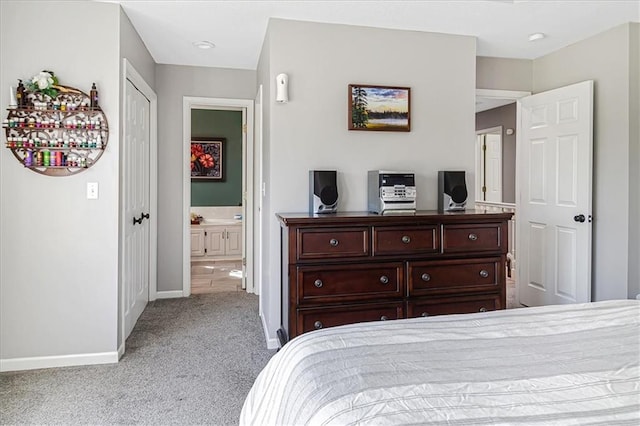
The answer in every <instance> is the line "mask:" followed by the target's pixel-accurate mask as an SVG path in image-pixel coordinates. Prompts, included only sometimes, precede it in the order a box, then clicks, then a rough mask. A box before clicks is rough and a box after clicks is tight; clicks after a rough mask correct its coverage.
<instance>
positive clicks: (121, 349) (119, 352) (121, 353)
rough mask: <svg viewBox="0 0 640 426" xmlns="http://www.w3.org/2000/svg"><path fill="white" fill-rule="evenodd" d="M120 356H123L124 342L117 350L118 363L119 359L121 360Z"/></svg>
mask: <svg viewBox="0 0 640 426" xmlns="http://www.w3.org/2000/svg"><path fill="white" fill-rule="evenodd" d="M122 355H124V342H122V344H121V345H120V347H119V348H118V361H120V358H122Z"/></svg>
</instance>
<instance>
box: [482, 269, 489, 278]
mask: <svg viewBox="0 0 640 426" xmlns="http://www.w3.org/2000/svg"><path fill="white" fill-rule="evenodd" d="M480 276H481V277H482V278H487V277H488V276H489V272H488V271H487V270H486V269H483V270H481V271H480Z"/></svg>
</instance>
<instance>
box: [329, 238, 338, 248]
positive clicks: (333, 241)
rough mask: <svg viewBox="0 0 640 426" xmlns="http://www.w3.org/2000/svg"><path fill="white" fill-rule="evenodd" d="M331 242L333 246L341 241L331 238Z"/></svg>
mask: <svg viewBox="0 0 640 426" xmlns="http://www.w3.org/2000/svg"><path fill="white" fill-rule="evenodd" d="M329 244H331V246H332V247H337V245H338V244H339V242H338V240H336V239H335V238H332V239H331V240H329Z"/></svg>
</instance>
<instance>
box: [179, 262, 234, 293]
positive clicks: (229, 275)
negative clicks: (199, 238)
mask: <svg viewBox="0 0 640 426" xmlns="http://www.w3.org/2000/svg"><path fill="white" fill-rule="evenodd" d="M221 291H242V261H241V260H240V259H238V260H216V261H207V262H191V294H204V293H216V292H221Z"/></svg>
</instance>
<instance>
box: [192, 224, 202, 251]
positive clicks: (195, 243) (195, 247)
mask: <svg viewBox="0 0 640 426" xmlns="http://www.w3.org/2000/svg"><path fill="white" fill-rule="evenodd" d="M198 256H204V229H191V257H198Z"/></svg>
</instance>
